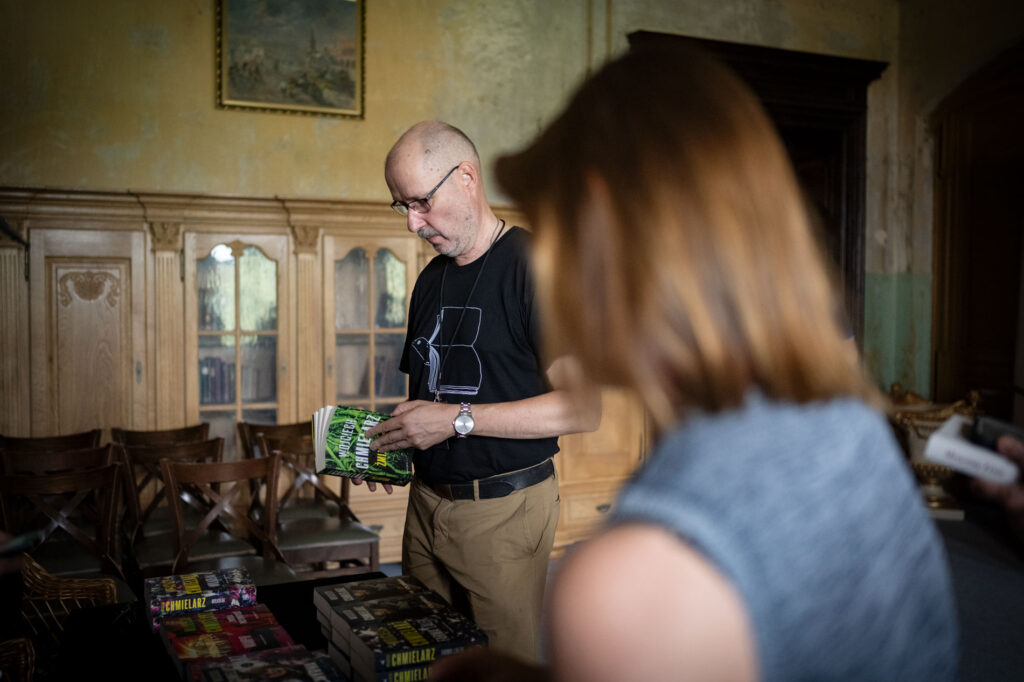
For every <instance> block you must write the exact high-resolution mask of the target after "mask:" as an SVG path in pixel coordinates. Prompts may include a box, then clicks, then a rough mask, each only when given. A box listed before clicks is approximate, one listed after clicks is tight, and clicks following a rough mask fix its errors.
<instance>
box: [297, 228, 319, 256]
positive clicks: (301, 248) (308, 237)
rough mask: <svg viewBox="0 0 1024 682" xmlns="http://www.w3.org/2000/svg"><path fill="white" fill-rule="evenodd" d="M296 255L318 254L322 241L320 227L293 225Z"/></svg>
mask: <svg viewBox="0 0 1024 682" xmlns="http://www.w3.org/2000/svg"><path fill="white" fill-rule="evenodd" d="M292 236H293V237H294V238H295V253H316V247H317V244H318V243H319V241H320V226H319V225H292Z"/></svg>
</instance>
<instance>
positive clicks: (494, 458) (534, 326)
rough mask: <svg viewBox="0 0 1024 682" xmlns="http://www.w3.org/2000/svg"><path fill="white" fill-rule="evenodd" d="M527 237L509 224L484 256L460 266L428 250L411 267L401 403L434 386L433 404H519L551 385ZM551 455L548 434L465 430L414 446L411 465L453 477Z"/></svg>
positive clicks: (423, 396) (435, 478)
mask: <svg viewBox="0 0 1024 682" xmlns="http://www.w3.org/2000/svg"><path fill="white" fill-rule="evenodd" d="M528 239H529V233H528V232H527V231H526V230H523V229H522V228H519V227H512V228H510V229H509V230H508V231H507V232H506V233H505V234H504V235H502V236H501V237H500V238H499V239H498V241H497V242H495V243H494V245H493V246H492V247H491V253H490V256H489V257H488V256H486V255H484V256H480V257H479V258H477V259H476V260H475V261H473V262H472V263H469V264H467V265H464V266H461V267H460V266H458V265H456V264H455V261H454V260H453V259H451V258H449V257H447V256H437V257H435V258H434V259H433V260H431V261H430V263H428V264H427V267H425V268H424V269H423V272H421V273H420V276H419V278H418V279H417V280H416V286H415V288H414V289H413V292H412V301H411V303H410V306H409V329H408V333H407V336H406V339H405V350H404V352H403V354H402V363H401V370H402V371H403V372H406V373H407V374H408V375H409V397H410V399H420V400H433V399H434V390H435V389H436V388H437V386H438V384H439V385H440V391H441V401H442V402H446V403H454V404H458V403H462V402H467V403H470V404H478V403H480V404H482V403H499V402H506V401H511V400H520V399H522V398H529V397H532V396H535V395H540V394H541V393H546V392H548V391H550V390H551V387H550V385H549V384H548V382H547V378H546V376H545V370H546V368H545V367H542V366H541V360H540V329H539V327H538V316H537V312H536V309H535V306H534V300H533V294H534V290H533V280H532V278H531V274H530V270H529V264H528V261H527V256H526V250H527V240H528ZM485 259H486V261H485ZM481 268H483V270H482V271H481ZM478 275H479V281H477V277H478ZM442 280H443V288H444V291H443V296H444V300H443V301H442V300H441V298H440V296H441V294H442ZM474 281H476V288H475V289H473V283H474ZM470 290H472V297H471V299H470V300H469V301H467V300H466V299H467V296H469V294H470ZM460 318H461V320H462V321H461V324H460V322H459V320H460ZM456 328H457V331H456ZM453 336H454V338H453ZM556 452H558V439H557V438H541V439H521V438H492V437H487V436H475V435H472V434H470V435H469V436H468V437H467V438H456V437H454V436H453V437H452V438H449V439H448V440H446V441H444V442H441V443H438V444H437V445H435V446H434V447H432V448H430V449H428V450H423V451H418V452H416V454H415V457H414V465H415V471H416V474H417V475H418V476H420V477H422V478H423V479H425V480H427V481H430V482H433V483H456V482H462V481H471V480H473V479H477V478H484V477H487V476H493V475H495V474H501V473H505V472H506V471H515V470H516V469H523V468H525V467H528V466H532V465H534V464H538V463H539V462H542V461H544V460H545V459H547V458H548V457H550V456H552V455H553V454H555V453H556Z"/></svg>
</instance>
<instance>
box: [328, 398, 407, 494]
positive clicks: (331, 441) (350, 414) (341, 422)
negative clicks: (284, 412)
mask: <svg viewBox="0 0 1024 682" xmlns="http://www.w3.org/2000/svg"><path fill="white" fill-rule="evenodd" d="M390 418H391V416H390V415H387V414H383V413H381V412H372V411H370V410H364V409H362V408H359V407H349V406H347V405H328V406H326V407H322V408H320V409H319V410H317V411H316V412H315V413H314V414H313V444H314V448H315V450H316V472H317V473H318V474H328V475H331V476H345V477H347V478H356V479H360V480H364V481H375V482H377V483H390V484H391V485H407V484H408V483H409V481H411V480H412V457H410V455H409V452H408V451H406V450H392V451H391V452H375V451H373V450H371V449H370V442H371V439H369V438H367V437H366V436H365V435H364V434H365V433H366V432H367V431H369V430H370V429H372V428H373V427H374V426H376V425H377V424H379V423H380V422H382V421H384V420H386V419H390Z"/></svg>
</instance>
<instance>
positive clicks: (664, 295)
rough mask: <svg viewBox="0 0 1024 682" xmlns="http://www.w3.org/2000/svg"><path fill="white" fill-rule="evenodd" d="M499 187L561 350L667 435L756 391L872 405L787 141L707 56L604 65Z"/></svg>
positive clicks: (549, 336)
mask: <svg viewBox="0 0 1024 682" xmlns="http://www.w3.org/2000/svg"><path fill="white" fill-rule="evenodd" d="M496 174H497V178H498V181H499V183H500V184H501V185H502V187H503V188H504V189H505V191H506V192H507V194H508V195H509V196H510V197H511V198H512V199H513V200H514V201H516V202H517V203H518V204H519V206H520V207H522V209H523V210H524V211H525V212H526V214H527V216H528V218H529V220H530V222H531V224H532V226H533V228H534V232H535V235H536V238H535V248H534V258H535V267H536V271H537V277H538V290H539V296H540V299H541V306H542V310H543V312H544V315H545V334H546V344H547V348H548V350H549V352H551V353H552V354H554V355H562V354H571V355H574V356H576V357H577V358H579V359H580V361H581V362H582V364H583V368H584V370H585V371H586V373H587V375H588V377H589V378H590V379H591V380H593V381H595V382H598V383H602V384H607V385H617V386H625V387H628V388H632V389H634V390H636V391H637V392H638V394H639V395H641V396H642V397H643V399H644V402H645V404H646V405H647V407H648V408H649V409H650V411H651V413H652V414H653V416H654V418H655V419H656V421H657V422H658V423H659V424H660V425H661V426H666V425H668V424H669V423H671V422H672V421H674V420H675V419H677V418H678V417H679V416H680V415H681V413H682V412H683V411H684V410H686V409H688V408H690V407H699V408H702V409H704V410H708V411H717V410H721V409H725V408H727V407H731V406H735V405H737V404H739V403H740V402H742V400H743V396H744V395H745V394H746V392H747V391H748V390H749V389H750V388H751V387H755V386H756V387H759V388H760V389H761V390H762V391H764V392H765V393H766V394H768V395H770V396H772V397H775V398H778V399H784V400H792V401H796V402H807V401H812V400H818V399H827V398H831V397H835V396H841V395H857V396H861V397H864V398H868V399H872V400H874V399H876V397H877V396H876V393H875V389H874V388H873V387H872V386H871V384H870V382H869V381H867V380H866V378H865V377H864V375H863V372H862V370H861V369H860V367H859V365H858V363H857V362H856V359H855V357H854V354H853V353H851V351H850V348H849V345H848V343H847V342H846V340H845V334H844V333H843V330H842V329H841V328H840V324H839V319H840V316H839V315H838V314H837V301H838V296H837V292H836V287H835V286H834V278H833V273H832V272H831V271H830V269H829V268H828V267H827V266H826V261H825V259H824V258H823V256H822V253H821V250H820V247H819V243H818V240H817V238H816V236H815V234H814V233H813V232H812V229H811V226H810V222H809V219H808V215H807V211H806V209H805V205H804V202H803V199H802V196H801V193H800V190H799V187H798V184H797V181H796V178H795V176H794V173H793V170H792V168H791V166H790V163H789V161H788V157H787V155H786V153H785V150H784V149H783V146H782V144H781V142H780V140H779V138H778V135H777V134H776V132H775V129H774V127H773V125H772V123H771V122H770V121H769V119H768V117H767V115H766V114H765V113H764V111H763V110H762V108H761V106H760V104H759V102H758V101H757V99H756V98H755V97H754V95H753V94H752V93H751V92H750V91H749V90H748V89H747V87H746V86H745V85H744V84H743V83H741V82H740V80H739V79H738V78H737V77H736V76H734V75H733V74H732V73H731V72H730V71H729V70H728V69H727V68H725V67H724V66H722V65H721V64H719V63H717V62H716V61H714V60H712V59H711V58H709V57H707V56H706V55H703V54H700V53H698V52H694V51H691V50H689V49H676V48H663V47H658V48H653V47H652V48H643V49H640V50H636V51H631V52H629V53H627V54H625V55H624V56H622V57H620V58H618V59H616V60H614V61H612V62H610V63H609V64H607V65H606V66H605V67H604V68H602V69H601V70H600V71H599V72H597V73H596V74H595V75H594V76H593V77H591V78H590V79H588V80H587V81H586V82H585V83H584V84H583V85H582V86H581V88H580V89H579V90H578V91H577V92H576V94H575V96H574V97H573V98H572V100H571V101H570V102H569V104H568V105H567V108H566V109H565V111H564V112H563V113H562V114H561V115H560V116H559V117H558V118H557V119H556V120H555V121H554V122H552V123H551V124H550V126H548V127H547V129H546V130H544V131H543V132H542V133H541V134H540V135H539V137H538V138H537V139H536V140H535V141H533V142H532V143H531V144H530V145H529V146H527V147H526V148H525V149H523V150H521V151H519V152H518V153H515V154H511V155H508V156H505V157H502V158H501V159H499V160H498V163H497V166H496Z"/></svg>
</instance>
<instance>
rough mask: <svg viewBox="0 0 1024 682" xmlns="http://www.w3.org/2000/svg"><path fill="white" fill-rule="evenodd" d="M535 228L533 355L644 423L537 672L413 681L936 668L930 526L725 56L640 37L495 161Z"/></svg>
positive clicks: (566, 563)
mask: <svg viewBox="0 0 1024 682" xmlns="http://www.w3.org/2000/svg"><path fill="white" fill-rule="evenodd" d="M497 176H498V179H499V182H500V183H501V184H502V185H503V186H504V188H505V190H506V192H507V193H508V194H509V195H510V196H511V198H512V199H514V200H515V201H517V202H518V203H519V205H520V206H522V207H523V209H524V210H525V211H526V212H527V214H528V216H529V217H530V219H531V223H532V225H533V226H534V231H535V234H536V238H535V249H534V258H535V267H536V272H537V278H538V292H539V294H540V295H541V296H542V297H543V300H542V302H541V306H542V308H541V309H542V311H543V314H544V315H545V316H546V317H545V330H546V332H547V334H548V338H547V342H548V350H549V352H551V353H552V354H553V355H554V356H558V355H561V354H564V353H567V352H568V353H571V354H573V355H575V356H576V357H578V358H579V359H580V361H581V362H582V365H583V368H584V370H585V372H586V374H587V376H588V378H589V379H590V380H592V381H594V382H595V383H599V384H607V385H617V386H625V387H629V388H631V389H634V390H635V391H636V392H637V394H638V395H639V396H640V397H641V398H642V400H643V402H644V405H645V406H646V407H647V409H648V410H649V412H650V414H651V415H652V416H653V418H654V419H655V422H656V424H657V427H658V430H659V442H658V444H657V445H656V447H655V448H654V450H653V452H652V453H651V456H650V457H649V458H648V461H647V462H646V463H645V464H644V466H643V467H642V469H641V470H640V471H638V472H637V474H636V475H635V476H634V478H633V479H632V480H631V481H630V482H629V483H628V484H627V485H626V486H625V487H624V488H623V490H622V492H621V494H620V496H619V500H618V502H617V503H616V506H615V509H614V510H613V512H612V514H611V517H610V519H609V520H608V522H607V523H606V524H605V525H604V526H603V527H602V528H601V530H600V532H599V533H598V534H597V535H596V536H595V537H594V538H593V539H591V540H589V541H588V542H586V543H583V544H582V545H581V546H579V547H578V548H576V549H574V550H573V551H572V552H570V553H569V554H568V555H567V556H566V557H565V559H564V560H563V561H562V563H561V565H560V566H559V569H558V572H557V574H556V576H555V579H554V583H553V585H552V586H551V588H550V590H549V619H548V623H547V636H548V641H547V646H546V652H547V660H548V662H549V668H548V669H547V670H540V669H535V668H527V667H525V666H522V665H521V664H518V663H515V662H513V661H511V660H508V659H501V658H498V657H497V656H496V655H493V654H488V653H486V652H475V653H472V654H466V655H463V656H459V657H453V658H449V659H445V660H444V661H441V662H439V663H438V664H437V665H436V666H435V669H434V670H433V677H432V678H431V679H439V680H459V679H492V680H497V679H531V678H536V679H544V678H547V677H549V676H550V677H551V678H554V679H558V680H580V681H586V682H595V681H601V680H609V681H614V682H623V681H629V680H668V679H686V680H808V679H813V680H901V681H907V680H929V681H930V682H935V681H936V680H947V679H954V678H955V675H956V668H957V660H958V638H957V627H956V620H955V610H954V604H953V597H952V590H951V581H950V576H949V570H948V566H947V564H946V559H945V555H944V552H943V549H942V545H941V542H940V540H939V537H938V534H937V532H936V530H935V528H934V526H933V524H932V523H931V521H930V519H929V516H928V514H927V511H926V510H925V508H924V505H923V504H922V501H921V497H920V494H919V493H918V489H917V487H916V485H915V483H914V481H913V478H912V476H911V475H910V473H909V471H908V469H907V467H906V465H905V463H904V459H903V456H902V454H901V452H900V451H899V449H898V446H897V445H896V443H895V442H894V440H893V438H892V435H891V432H890V430H889V427H888V424H887V423H886V421H885V418H884V416H883V415H882V414H881V413H880V412H879V411H878V409H877V406H878V405H880V402H881V399H880V398H879V396H878V395H877V394H876V391H875V389H874V388H872V386H871V384H870V383H869V381H868V380H867V379H866V377H865V376H864V375H863V372H862V370H861V368H860V367H859V366H858V364H857V362H856V360H855V359H854V358H852V357H851V354H850V353H849V348H848V342H847V341H846V339H845V336H846V335H845V334H844V333H843V330H842V329H841V328H840V325H839V324H838V323H837V316H836V314H835V301H836V289H835V287H834V286H833V281H832V277H831V274H830V271H829V269H828V268H827V267H826V265H825V260H824V258H823V256H822V254H821V253H820V250H819V247H818V244H817V241H816V239H815V237H814V235H813V234H812V230H811V228H810V226H809V222H808V218H807V214H806V211H805V208H804V205H803V202H802V200H801V195H800V192H799V189H798V185H797V181H796V179H795V177H794V174H793V171H792V169H791V167H790V165H789V162H788V160H787V157H786V154H785V151H784V149H783V147H782V144H781V142H780V141H779V139H778V137H777V135H776V133H775V131H774V128H773V126H772V124H771V123H770V121H769V120H768V118H767V116H766V115H765V113H764V112H763V111H762V109H761V107H760V105H759V103H758V102H757V100H756V99H755V97H754V96H753V95H752V94H751V93H750V92H749V91H748V89H747V88H746V87H745V86H744V85H743V84H742V83H741V82H740V81H739V80H738V79H737V78H736V77H735V76H734V75H732V73H731V72H729V71H728V70H727V69H726V68H725V67H723V66H721V65H720V64H718V63H716V62H714V61H712V60H711V59H710V58H708V57H706V56H703V55H701V54H698V53H695V52H691V51H689V50H681V49H666V48H644V49H641V50H637V51H633V52H630V53H628V54H626V55H624V56H622V57H621V58H619V59H617V60H615V61H613V62H611V63H609V64H607V65H606V66H605V67H604V68H602V69H601V70H600V71H599V72H598V73H597V74H596V75H594V76H593V77H592V78H590V79H589V80H588V81H587V82H585V83H584V84H583V85H582V87H581V89H580V90H579V91H578V92H577V93H576V94H575V96H574V97H573V99H572V100H571V101H570V103H569V104H568V106H567V108H566V110H565V111H564V112H563V113H562V114H561V115H560V116H559V117H558V118H557V119H556V120H555V121H554V122H553V123H552V124H551V125H550V126H549V127H548V128H547V129H546V130H545V131H544V132H543V133H542V134H541V135H540V136H539V137H538V138H537V139H536V140H535V141H534V142H533V143H532V144H530V145H529V146H528V147H527V148H526V149H524V150H522V151H520V152H518V153H516V154H513V155H510V156H506V157H504V158H502V159H500V160H499V162H498V165H497Z"/></svg>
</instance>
